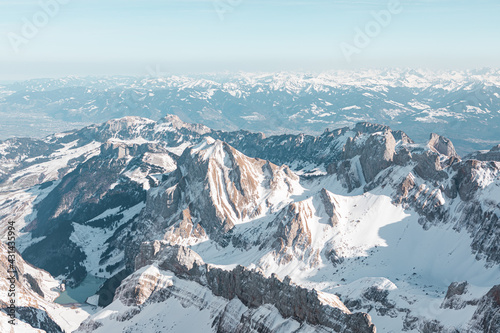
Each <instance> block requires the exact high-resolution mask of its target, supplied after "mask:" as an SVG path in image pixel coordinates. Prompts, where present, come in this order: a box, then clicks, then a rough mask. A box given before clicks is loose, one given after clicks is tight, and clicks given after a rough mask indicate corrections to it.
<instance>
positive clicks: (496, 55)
mask: <svg viewBox="0 0 500 333" xmlns="http://www.w3.org/2000/svg"><path fill="white" fill-rule="evenodd" d="M50 1H56V0H41V2H43V3H47V2H50ZM65 1H67V0H65ZM231 3H233V4H235V5H234V8H232V10H228V11H227V12H226V13H225V14H224V15H223V17H224V20H221V19H220V17H219V15H218V14H217V12H216V11H215V8H214V4H226V5H227V6H231ZM388 3H389V1H379V0H360V1H356V0H354V1H348V0H345V1H337V0H331V1H323V0H310V1H307V0H290V1H285V0H242V1H240V2H239V3H238V1H237V0H216V1H212V0H70V1H69V3H68V4H65V5H61V8H60V10H59V11H58V12H57V13H56V15H55V16H54V17H50V18H49V20H48V23H47V25H46V26H44V27H42V28H40V29H39V31H38V33H35V34H34V36H28V37H29V38H25V37H26V36H25V35H23V34H22V28H23V25H25V23H24V22H26V20H27V21H28V22H33V16H34V15H35V16H36V15H37V14H39V13H40V11H41V7H40V4H39V1H31V0H5V1H3V0H0V48H1V52H0V80H8V79H24V78H30V77H49V76H65V75H111V74H123V75H148V74H150V73H149V72H150V68H156V67H159V68H160V69H161V71H162V72H168V73H176V74H179V73H196V72H210V71H222V70H230V71H238V70H244V71H278V70H311V71H320V70H329V69H344V68H358V67H362V68H368V67H428V68H480V67H500V37H499V36H500V23H499V22H500V20H499V16H500V1H498V0H413V1H411V0H410V1H404V0H401V5H402V7H403V11H402V12H401V13H400V14H396V15H393V17H392V20H391V22H390V24H389V25H388V26H387V27H384V28H382V29H381V31H380V34H378V35H377V36H375V37H373V38H372V40H371V43H370V45H369V46H367V47H366V48H363V49H361V50H360V53H359V54H355V55H353V57H352V61H351V62H350V63H349V62H347V61H346V58H345V57H344V55H343V53H342V51H341V48H340V44H341V43H343V42H344V43H350V44H352V43H353V38H354V36H355V29H356V28H357V27H359V28H361V29H364V28H365V26H366V24H367V23H369V22H370V21H372V20H373V17H372V16H371V14H370V12H371V11H373V10H375V11H379V10H383V9H386V8H387V6H388ZM38 17H39V18H40V19H42V20H43V15H42V16H40V15H39V16H38ZM9 33H10V34H9ZM14 34H15V36H19V37H22V38H24V39H23V42H20V43H19V44H18V52H15V51H14V48H13V47H12V43H11V42H10V40H9V38H10V39H12V38H13V37H12V36H14ZM9 36H10V37H9ZM23 36H24V37H23ZM16 40H17V41H19V40H20V39H16Z"/></svg>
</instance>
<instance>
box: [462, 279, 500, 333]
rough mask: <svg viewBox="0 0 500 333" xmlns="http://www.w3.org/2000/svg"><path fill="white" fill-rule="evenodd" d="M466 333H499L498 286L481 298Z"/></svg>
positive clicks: (499, 308) (499, 295)
mask: <svg viewBox="0 0 500 333" xmlns="http://www.w3.org/2000/svg"><path fill="white" fill-rule="evenodd" d="M467 332H470V333H473V332H485V333H493V332H500V285H497V286H494V287H493V288H491V290H490V291H489V292H488V293H487V294H486V295H485V296H483V297H482V298H481V300H480V301H479V303H478V306H477V310H476V312H474V315H473V316H472V320H471V322H470V325H469V329H468V330H467Z"/></svg>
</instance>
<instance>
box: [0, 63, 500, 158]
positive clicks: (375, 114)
mask: <svg viewBox="0 0 500 333" xmlns="http://www.w3.org/2000/svg"><path fill="white" fill-rule="evenodd" d="M167 114H175V115H177V116H179V117H180V118H181V119H182V120H184V121H187V122H196V123H202V124H204V125H206V126H209V127H211V128H214V129H219V130H226V131H228V130H229V131H232V130H238V129H246V130H250V131H259V132H264V133H265V134H267V135H272V134H278V133H302V132H304V133H310V134H315V135H319V134H321V133H322V132H323V130H324V129H325V128H326V127H339V126H353V125H355V124H356V123H357V122H361V121H368V122H372V123H373V122H375V123H382V124H386V125H389V126H393V127H398V128H399V129H401V130H404V131H405V132H406V133H407V134H409V135H410V136H411V137H412V138H413V139H414V140H417V141H424V140H425V139H427V136H428V134H429V133H430V132H439V133H440V134H441V135H445V136H447V137H449V138H450V139H452V140H453V142H454V143H455V145H456V147H457V150H458V151H459V152H460V153H469V152H472V151H475V150H481V149H487V148H488V147H490V146H492V145H493V144H495V143H497V142H498V140H499V137H498V132H499V128H500V127H499V126H500V72H499V71H498V70H495V69H485V70H475V71H428V70H395V69H387V70H365V71H337V72H328V73H320V74H307V73H286V72H285V73H267V74H266V73H262V74H255V73H240V74H225V75H223V74H212V75H209V74H207V75H200V76H189V77H186V76H167V77H146V78H135V77H111V78H76V77H70V78H63V79H39V80H30V81H26V82H18V83H13V84H9V85H3V86H0V116H1V117H2V123H1V124H0V139H6V138H8V137H11V136H14V135H17V136H25V135H26V134H25V133H27V132H28V131H29V132H30V133H31V136H45V135H48V134H51V133H53V132H55V131H59V130H60V129H61V128H64V129H72V128H75V127H81V126H83V125H87V124H90V123H97V122H104V121H107V120H109V119H112V118H120V117H124V116H140V117H147V118H150V119H154V120H159V119H161V118H162V117H164V116H165V115H167Z"/></svg>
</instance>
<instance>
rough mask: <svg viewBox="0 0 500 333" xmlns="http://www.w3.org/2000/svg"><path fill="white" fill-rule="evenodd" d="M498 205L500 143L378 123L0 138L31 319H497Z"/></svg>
mask: <svg viewBox="0 0 500 333" xmlns="http://www.w3.org/2000/svg"><path fill="white" fill-rule="evenodd" d="M45 84H46V83H45ZM499 216H500V145H495V146H492V147H490V148H489V149H487V150H481V151H475V152H472V153H469V154H467V155H463V154H460V153H459V152H457V151H456V149H455V147H454V145H453V143H452V141H451V140H450V139H448V138H446V137H444V136H441V135H439V134H436V133H428V136H427V138H426V139H425V140H424V141H418V140H417V141H416V142H415V141H413V139H412V138H411V137H410V136H409V135H407V134H406V133H405V132H404V131H401V130H396V129H391V128H390V127H388V126H386V125H378V124H374V123H369V122H359V123H356V124H354V125H352V126H345V127H341V128H338V129H326V130H324V131H323V132H322V133H321V134H319V135H305V134H282V135H271V136H268V135H266V134H264V133H259V132H250V131H246V130H237V131H223V130H214V129H211V128H209V127H207V126H205V125H201V124H190V123H186V122H184V121H182V120H181V119H180V118H179V117H178V116H176V115H167V116H166V117H163V118H160V119H159V120H157V121H155V120H151V119H147V118H141V117H134V116H127V117H123V118H119V119H113V120H108V121H106V122H104V123H101V124H97V125H89V126H86V127H83V128H81V129H79V130H71V131H67V132H63V133H58V134H52V135H49V136H46V137H44V138H11V139H7V140H5V141H2V142H0V219H1V225H2V229H1V230H0V232H1V235H2V239H5V237H4V236H5V235H6V233H7V228H6V227H5V228H4V227H3V226H6V225H8V222H14V223H15V225H16V228H17V230H18V231H19V236H18V239H17V250H18V251H19V253H18V258H17V267H18V272H19V274H18V276H17V280H16V285H17V286H18V290H19V291H20V292H22V295H23V297H21V298H20V299H19V300H18V304H17V305H18V310H19V311H18V312H19V315H18V319H19V323H20V324H19V325H20V326H18V328H19V329H23V332H31V331H33V332H37V330H38V329H40V330H43V331H46V332H63V331H65V332H73V331H74V332H210V331H213V332H353V333H354V332H471V333H472V332H474V333H475V332H498V331H500V311H499V309H500V298H499V295H500V274H499V273H500V246H499V244H500V242H499V239H500V228H499V224H500V222H499ZM0 249H1V250H2V252H3V253H5V252H6V251H7V250H6V245H5V244H3V243H2V244H1V245H0ZM5 258H6V256H5V255H2V259H1V260H2V261H0V264H2V265H4V266H5V267H7V262H6V261H5ZM2 274H6V270H5V269H2ZM6 278H7V276H5V277H4V276H2V280H1V282H0V290H1V291H2V293H3V294H4V293H6V290H7V288H8V286H7V283H6ZM91 278H94V279H95V278H99V279H100V281H102V282H101V283H99V284H98V286H97V287H96V289H95V290H94V291H92V292H91V293H89V294H88V295H86V296H85V298H86V299H87V300H86V303H87V304H85V305H83V304H78V305H77V306H73V307H70V306H68V305H61V304H58V303H61V302H58V301H57V300H56V298H57V296H58V292H56V291H59V292H60V291H62V290H63V285H64V287H65V288H66V289H68V290H72V289H75V288H79V286H83V285H85V284H86V283H88V281H89V279H91ZM26 296H28V297H26ZM3 299H4V298H2V300H3ZM75 303H78V302H75ZM80 303H81V302H80ZM2 308H3V312H2V311H0V318H1V320H0V328H1V330H2V331H5V332H7V331H8V330H10V326H9V324H8V323H7V320H8V317H7V313H6V311H7V310H6V303H5V302H4V301H2ZM194 318H196V320H193V319H194Z"/></svg>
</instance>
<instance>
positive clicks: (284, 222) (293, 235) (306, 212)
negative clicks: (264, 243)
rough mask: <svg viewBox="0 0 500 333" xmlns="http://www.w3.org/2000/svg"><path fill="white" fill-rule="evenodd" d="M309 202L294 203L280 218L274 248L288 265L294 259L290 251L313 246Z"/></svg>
mask: <svg viewBox="0 0 500 333" xmlns="http://www.w3.org/2000/svg"><path fill="white" fill-rule="evenodd" d="M312 214H313V213H312V211H311V209H310V207H309V206H308V204H307V202H298V203H292V204H290V205H289V206H288V208H286V209H285V210H284V211H283V212H282V213H281V214H280V215H278V217H277V218H276V222H275V223H277V224H278V229H277V231H276V233H275V235H274V238H273V239H274V243H273V244H272V247H273V248H274V249H275V250H276V251H277V253H278V255H279V256H280V257H281V262H283V263H287V262H290V261H291V260H292V259H293V255H292V254H291V253H290V251H288V250H289V249H290V250H292V251H293V249H302V250H303V249H306V248H307V247H309V246H310V245H311V232H310V231H309V229H308V227H307V219H308V218H311V217H312Z"/></svg>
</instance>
